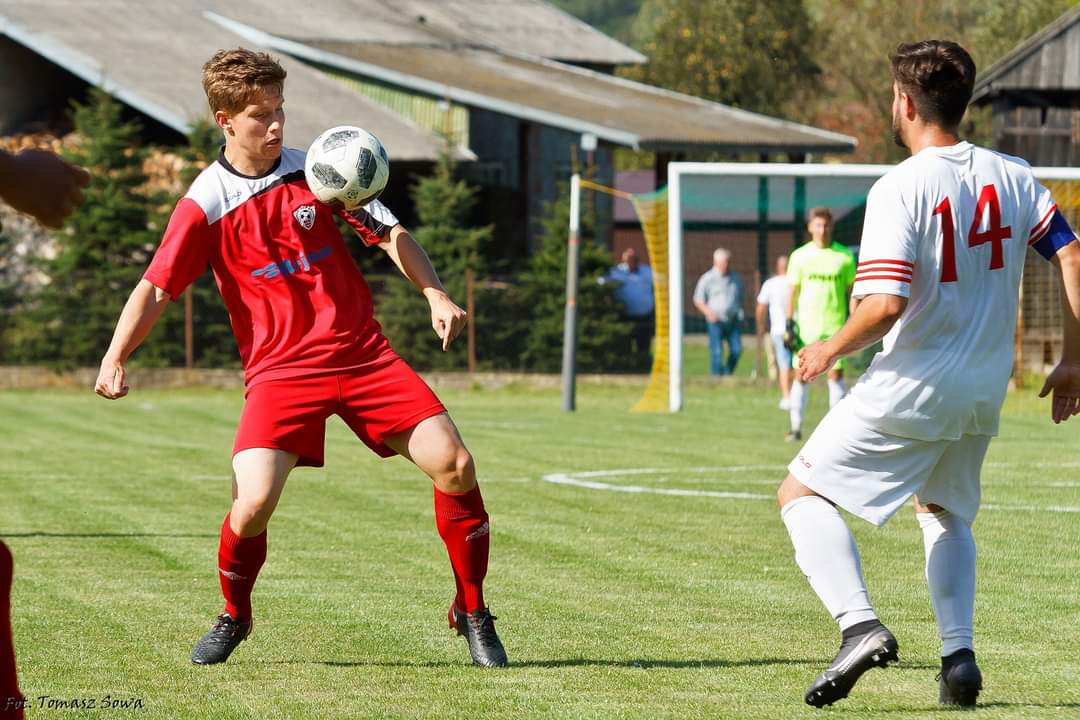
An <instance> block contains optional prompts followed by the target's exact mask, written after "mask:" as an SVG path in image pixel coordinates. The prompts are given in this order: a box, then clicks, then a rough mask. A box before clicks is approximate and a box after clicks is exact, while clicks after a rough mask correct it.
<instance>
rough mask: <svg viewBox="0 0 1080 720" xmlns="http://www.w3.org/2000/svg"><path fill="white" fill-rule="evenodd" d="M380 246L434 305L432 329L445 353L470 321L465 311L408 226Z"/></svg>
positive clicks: (397, 229)
mask: <svg viewBox="0 0 1080 720" xmlns="http://www.w3.org/2000/svg"><path fill="white" fill-rule="evenodd" d="M379 247H380V248H382V249H383V250H384V251H385V252H386V254H387V255H389V256H390V259H391V260H393V261H394V264H395V265H397V267H398V269H399V270H400V271H401V274H402V275H404V276H405V277H407V278H408V279H409V280H410V282H412V284H413V285H415V286H416V287H418V288H419V289H420V292H422V293H423V294H424V297H426V298H427V301H428V304H429V305H430V306H431V327H432V328H434V330H435V334H436V335H438V336H439V338H440V339H441V340H442V349H443V352H445V351H446V350H447V349H448V348H449V347H450V343H452V342H453V341H454V338H456V337H457V336H458V334H459V333H460V332H461V331H462V329H463V328H464V327H465V323H466V322H468V317H467V316H466V314H465V311H464V310H462V309H461V308H460V307H459V306H458V305H457V304H456V303H455V302H454V301H453V300H451V299H450V296H449V295H448V294H447V292H446V289H445V288H444V287H443V285H442V283H441V282H440V281H439V275H438V273H436V272H435V268H434V267H433V266H432V264H431V260H430V259H429V258H428V256H427V253H426V252H424V248H422V247H420V244H419V243H417V242H416V240H414V239H413V237H412V235H410V234H409V231H408V230H406V229H405V226H403V225H400V224H399V225H395V226H394V227H393V228H392V229H391V230H390V232H389V234H387V236H386V239H384V240H383V241H382V242H380V243H379Z"/></svg>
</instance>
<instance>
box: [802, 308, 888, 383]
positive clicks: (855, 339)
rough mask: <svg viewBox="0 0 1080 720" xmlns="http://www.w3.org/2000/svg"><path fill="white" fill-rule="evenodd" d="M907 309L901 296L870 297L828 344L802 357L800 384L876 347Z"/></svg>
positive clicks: (809, 349) (820, 344)
mask: <svg viewBox="0 0 1080 720" xmlns="http://www.w3.org/2000/svg"><path fill="white" fill-rule="evenodd" d="M906 307H907V298H905V297H901V296H899V295H885V294H876V295H867V296H866V297H864V298H862V300H861V301H860V302H859V307H858V308H857V309H856V311H855V313H854V314H853V315H852V316H851V317H850V318H848V321H847V322H846V323H844V326H843V327H842V328H840V330H838V331H837V333H836V334H835V335H833V336H832V337H831V338H829V339H828V340H823V341H820V342H816V343H812V344H810V345H807V346H806V347H805V348H803V349H802V351H801V352H800V353H799V369H798V374H799V380H801V381H802V382H804V383H808V382H810V381H812V380H813V379H814V378H816V377H817V376H818V375H821V374H822V373H823V372H825V371H826V370H828V369H829V368H831V367H832V366H833V365H834V364H836V361H837V360H838V359H840V358H842V357H844V356H845V355H850V354H851V353H853V352H857V351H859V350H862V349H863V348H865V347H867V346H869V345H872V344H874V343H876V342H877V341H878V340H880V339H881V338H883V337H885V334H886V333H888V332H889V330H890V329H891V328H892V326H893V325H894V324H895V323H896V321H897V319H899V317H900V316H901V315H902V314H903V313H904V309H905V308H906Z"/></svg>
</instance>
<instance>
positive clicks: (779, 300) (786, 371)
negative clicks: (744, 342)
mask: <svg viewBox="0 0 1080 720" xmlns="http://www.w3.org/2000/svg"><path fill="white" fill-rule="evenodd" d="M787 265H788V259H787V255H781V256H780V257H778V258H776V274H775V275H773V276H772V277H771V278H769V279H768V280H766V281H765V282H764V283H762V285H761V290H760V291H759V292H758V296H757V303H758V304H757V326H758V334H759V335H764V334H765V332H764V331H765V330H766V324H765V320H766V317H767V318H768V321H769V322H768V326H767V329H768V331H769V340H770V342H771V344H772V348H773V357H774V358H775V359H776V375H777V378H776V379H777V382H779V384H780V409H781V410H787V409H788V408H789V403H790V401H791V400H790V398H791V350H790V349H788V347H787V345H785V344H784V329H785V328H786V327H787V310H788V299H789V298H790V297H791V285H790V284H789V283H788V279H787Z"/></svg>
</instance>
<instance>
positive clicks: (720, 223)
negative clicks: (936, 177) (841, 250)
mask: <svg viewBox="0 0 1080 720" xmlns="http://www.w3.org/2000/svg"><path fill="white" fill-rule="evenodd" d="M891 167H892V166H890V165H855V164H850V165H847V164H782V163H671V164H670V165H668V187H667V197H666V204H667V228H666V229H667V232H666V233H663V235H665V237H663V238H659V239H654V241H653V242H651V243H650V247H649V250H650V254H652V252H653V248H654V247H655V248H656V249H657V251H658V252H661V251H662V250H661V248H662V247H663V246H666V252H667V262H666V264H667V268H666V270H667V282H666V290H667V298H666V299H667V302H666V305H667V311H668V317H667V318H666V320H667V322H666V323H664V324H665V325H666V328H667V332H668V343H669V345H668V352H667V353H666V355H667V357H666V363H665V365H666V367H665V368H663V369H665V370H666V371H667V401H668V402H667V406H668V409H669V410H670V411H672V412H675V411H678V410H680V409H681V408H682V405H683V374H684V339H685V335H686V333H687V330H688V329H694V328H688V326H692V325H698V324H701V325H702V329H703V321H702V320H700V319H699V316H698V315H697V313H696V311H694V310H693V304H692V302H691V298H692V294H693V291H694V285H695V283H696V280H697V278H698V277H699V276H700V275H701V274H702V273H704V272H705V271H706V270H708V269H709V267H710V266H711V265H712V253H713V251H714V250H715V249H716V248H718V247H724V248H727V249H728V250H730V251H731V253H732V259H731V268H732V269H733V270H734V271H736V272H738V273H739V274H740V275H741V276H742V278H743V280H744V284H745V288H746V291H745V297H744V305H743V312H744V314H745V316H746V318H748V319H752V318H753V317H754V306H755V304H756V297H757V292H756V289H757V286H759V283H760V282H761V281H763V280H764V279H766V278H767V277H769V275H771V274H772V273H773V268H774V267H775V264H776V258H777V257H779V256H780V255H788V254H790V253H791V251H792V250H794V249H795V248H796V247H798V246H799V245H801V244H802V243H803V242H805V241H806V233H805V224H806V217H807V211H808V210H809V209H810V208H813V207H818V206H824V207H827V208H829V209H830V210H831V212H832V216H833V225H834V229H833V238H834V240H836V241H838V242H840V243H842V244H844V245H847V246H849V247H851V248H852V250H856V251H857V246H858V244H859V240H860V236H861V232H862V225H863V211H864V209H865V207H866V195H867V193H868V192H869V190H870V187H871V186H872V185H873V184H874V182H875V181H876V180H877V179H878V178H879V177H881V176H882V175H883V174H884V173H886V172H887V171H888V170H889V169H890V168H891ZM1035 174H1036V176H1037V177H1038V178H1039V179H1040V180H1041V181H1042V182H1043V183H1044V184H1045V185H1046V186H1047V187H1048V188H1050V190H1051V191H1052V192H1053V193H1054V197H1055V199H1056V201H1057V203H1058V206H1059V207H1060V208H1061V209H1062V211H1063V212H1064V213H1065V215H1066V217H1067V218H1068V219H1069V222H1070V223H1072V225H1073V227H1074V228H1076V227H1080V169H1078V168H1050V167H1044V168H1036V169H1035ZM653 259H654V260H655V259H656V258H653ZM654 264H655V263H654ZM1026 268H1027V269H1026V271H1025V276H1024V281H1023V284H1022V286H1021V303H1020V308H1021V314H1020V321H1019V322H1018V325H1017V342H1016V356H1017V357H1016V367H1017V368H1019V369H1024V370H1033V371H1036V372H1038V371H1042V370H1044V369H1045V366H1046V364H1048V363H1052V362H1055V361H1056V359H1057V357H1058V356H1059V355H1060V352H1061V336H1060V332H1061V331H1060V327H1061V302H1060V291H1059V287H1058V282H1057V279H1056V277H1055V275H1056V270H1055V269H1054V268H1053V266H1052V265H1050V264H1049V263H1045V262H1036V261H1034V260H1033V261H1032V262H1029V263H1027V265H1026ZM662 285H663V283H658V286H662ZM660 308H661V303H657V309H658V310H659V309H660ZM659 324H660V323H659V322H658V326H659ZM744 357H745V356H744ZM747 360H748V359H744V360H743V361H742V362H746V361H747ZM656 370H660V368H658V367H657V368H654V371H656Z"/></svg>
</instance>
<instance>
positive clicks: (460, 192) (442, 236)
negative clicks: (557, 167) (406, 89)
mask: <svg viewBox="0 0 1080 720" xmlns="http://www.w3.org/2000/svg"><path fill="white" fill-rule="evenodd" d="M455 169H456V163H455V161H454V157H453V155H452V151H451V144H450V143H449V142H447V143H445V144H444V149H443V151H442V152H441V153H440V156H439V159H438V161H437V162H436V164H435V172H434V173H433V174H432V175H430V176H427V177H424V178H421V179H420V180H419V181H417V182H416V184H415V185H413V187H412V188H411V191H412V197H413V202H414V203H415V206H416V214H417V217H418V219H419V224H418V226H417V227H416V228H415V229H414V231H413V237H414V238H415V239H416V241H417V242H418V243H419V244H420V246H421V247H422V248H424V250H425V252H427V254H428V257H429V258H431V263H432V265H434V267H435V270H436V272H438V274H439V279H440V280H441V281H442V283H443V285H444V287H445V288H446V290H447V292H448V293H449V294H450V297H451V298H452V299H453V300H454V301H455V302H457V303H458V304H459V305H462V306H464V305H465V270H466V269H468V268H471V269H472V270H473V272H474V273H475V274H476V275H477V276H478V277H483V276H484V275H485V274H486V267H485V266H484V261H483V258H484V255H485V254H484V250H485V248H486V246H487V244H488V243H489V242H490V241H491V236H492V228H491V226H485V227H479V228H477V227H470V226H469V223H470V217H471V215H472V211H473V208H474V206H475V205H476V189H475V188H473V187H470V186H469V184H468V183H466V182H465V181H464V180H460V179H456V178H455ZM376 309H377V311H378V316H379V320H380V322H381V323H382V326H383V329H384V331H385V332H386V335H387V337H389V338H390V339H391V341H392V342H393V344H394V348H395V349H396V350H397V352H398V353H399V354H400V355H401V356H402V357H404V358H405V359H406V360H408V361H409V362H410V363H412V364H413V365H415V366H416V367H419V368H423V369H462V368H464V367H465V366H466V365H467V348H466V343H465V342H464V340H465V338H464V334H463V336H462V337H459V338H458V339H457V340H456V341H455V342H454V344H453V345H451V346H450V350H449V351H447V352H445V353H444V352H442V346H441V344H440V343H439V341H438V338H437V337H436V336H435V334H434V331H433V330H432V328H431V310H430V307H429V306H428V303H427V300H426V299H425V298H424V296H423V295H421V294H420V292H419V290H417V289H416V287H415V286H414V285H413V284H412V283H411V282H409V281H408V280H407V279H405V278H404V277H402V276H401V275H400V274H398V275H395V276H392V277H390V278H389V279H388V280H387V282H386V285H385V289H384V293H383V294H382V296H381V297H378V298H376ZM472 321H473V322H479V321H480V318H473V319H472Z"/></svg>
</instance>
